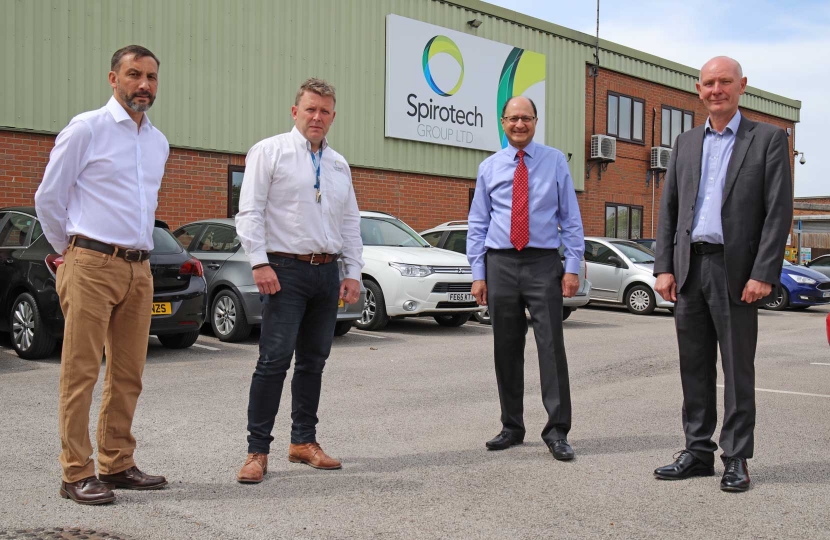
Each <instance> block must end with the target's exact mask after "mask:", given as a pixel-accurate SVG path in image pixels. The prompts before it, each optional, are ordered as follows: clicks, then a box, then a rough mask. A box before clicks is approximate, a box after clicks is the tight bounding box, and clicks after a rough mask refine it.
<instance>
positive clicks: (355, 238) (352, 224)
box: [340, 172, 363, 281]
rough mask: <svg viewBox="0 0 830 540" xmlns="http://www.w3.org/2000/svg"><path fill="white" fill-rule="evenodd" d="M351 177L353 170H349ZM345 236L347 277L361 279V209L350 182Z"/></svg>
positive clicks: (344, 253) (343, 255)
mask: <svg viewBox="0 0 830 540" xmlns="http://www.w3.org/2000/svg"><path fill="white" fill-rule="evenodd" d="M349 178H351V172H349ZM340 235H341V236H342V238H343V249H342V257H343V266H344V267H345V273H346V277H347V278H350V279H356V280H358V281H360V274H361V271H362V270H363V240H362V239H361V238H360V210H359V209H358V207H357V198H356V197H355V194H354V186H353V185H352V184H351V182H350V183H349V194H348V195H347V196H346V205H345V207H344V208H343V228H342V230H341V232H340Z"/></svg>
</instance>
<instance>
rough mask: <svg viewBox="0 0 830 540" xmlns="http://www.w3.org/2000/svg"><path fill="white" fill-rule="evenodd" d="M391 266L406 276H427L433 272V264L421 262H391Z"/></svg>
mask: <svg viewBox="0 0 830 540" xmlns="http://www.w3.org/2000/svg"><path fill="white" fill-rule="evenodd" d="M389 266H391V267H392V268H394V269H395V270H397V271H398V272H400V273H401V275H402V276H406V277H426V276H428V275H430V274H431V273H432V267H431V266H422V265H420V264H403V263H395V262H391V263H389Z"/></svg>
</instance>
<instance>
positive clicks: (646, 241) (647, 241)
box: [631, 238, 657, 252]
mask: <svg viewBox="0 0 830 540" xmlns="http://www.w3.org/2000/svg"><path fill="white" fill-rule="evenodd" d="M631 241H632V242H637V243H638V244H640V245H641V246H643V247H644V248H646V249H648V250H650V251H655V252H656V251H657V240H655V239H654V238H636V239H633V240H631Z"/></svg>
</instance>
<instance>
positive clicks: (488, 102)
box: [386, 15, 545, 152]
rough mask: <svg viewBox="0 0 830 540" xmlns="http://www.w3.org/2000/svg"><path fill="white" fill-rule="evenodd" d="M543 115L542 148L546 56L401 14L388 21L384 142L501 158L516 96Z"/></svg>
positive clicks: (539, 134) (541, 124)
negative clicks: (508, 111)
mask: <svg viewBox="0 0 830 540" xmlns="http://www.w3.org/2000/svg"><path fill="white" fill-rule="evenodd" d="M518 95H524V96H527V97H529V98H531V99H532V100H533V101H534V103H536V107H537V109H538V117H539V120H538V125H537V126H536V135H535V138H534V140H536V141H537V142H540V143H543V144H544V142H545V140H544V137H545V56H544V55H543V54H539V53H536V52H532V51H527V50H525V49H519V48H517V47H512V46H510V45H505V44H504V43H498V42H496V41H491V40H489V39H482V38H478V37H475V36H470V35H468V34H465V33H463V32H456V31H454V30H450V29H448V28H442V27H440V26H434V25H431V24H427V23H423V22H420V21H416V20H413V19H408V18H406V17H401V16H399V15H388V16H387V17H386V136H387V137H393V138H397V139H409V140H413V141H421V142H428V143H434V144H444V145H450V146H461V147H463V148H475V149H479V150H490V151H493V152H495V151H498V150H501V149H502V148H504V147H505V146H507V139H506V137H505V136H504V131H503V130H502V126H501V122H500V117H501V109H502V107H503V106H504V103H505V101H507V100H508V99H509V98H511V97H513V96H518Z"/></svg>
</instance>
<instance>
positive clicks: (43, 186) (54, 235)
mask: <svg viewBox="0 0 830 540" xmlns="http://www.w3.org/2000/svg"><path fill="white" fill-rule="evenodd" d="M91 145H92V130H91V129H90V128H89V126H88V125H87V124H86V123H85V122H83V121H81V120H74V121H72V122H70V123H69V125H68V126H66V127H65V128H64V129H63V130H62V131H61V132H60V133H59V134H58V136H57V138H56V139H55V147H54V148H53V149H52V152H51V153H50V154H49V163H48V164H47V165H46V171H45V172H44V173H43V181H42V182H41V183H40V186H39V187H38V188H37V192H36V193H35V211H36V212H37V217H38V219H39V220H40V224H41V226H42V227H43V234H44V235H46V239H47V240H49V243H50V244H52V247H53V248H54V249H55V251H57V252H58V253H63V251H64V250H65V249H66V248H67V247H68V246H69V236H68V235H67V232H66V228H67V227H66V225H67V221H68V219H69V212H68V210H67V206H68V205H69V191H70V190H71V189H72V187H73V186H74V185H75V184H76V183H77V182H78V175H79V174H81V171H83V170H84V168H85V167H86V164H87V161H88V159H89V149H90V147H91Z"/></svg>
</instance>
